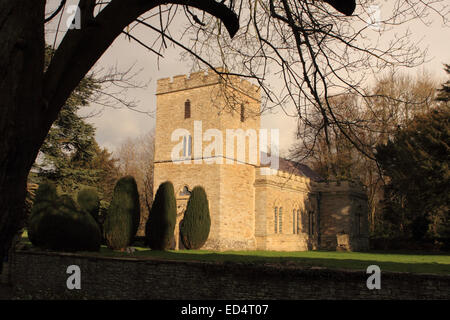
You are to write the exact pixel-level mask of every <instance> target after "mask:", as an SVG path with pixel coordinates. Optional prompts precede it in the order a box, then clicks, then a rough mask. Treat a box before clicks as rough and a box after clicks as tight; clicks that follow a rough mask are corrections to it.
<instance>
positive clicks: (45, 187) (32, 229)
mask: <svg viewBox="0 0 450 320" xmlns="http://www.w3.org/2000/svg"><path fill="white" fill-rule="evenodd" d="M57 199H58V194H57V193H56V185H54V184H53V183H41V184H40V185H39V187H38V189H37V190H36V195H35V197H34V202H33V206H32V209H31V213H30V216H29V218H28V223H27V224H28V226H27V230H28V239H29V240H30V242H31V243H32V244H33V245H35V246H40V244H41V243H40V242H39V239H38V237H37V230H38V227H39V222H40V221H41V218H42V216H43V215H44V214H45V212H47V211H48V210H49V209H50V207H51V205H52V204H53V203H54V202H55V201H56V200H57Z"/></svg>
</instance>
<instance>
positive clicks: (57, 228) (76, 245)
mask: <svg viewBox="0 0 450 320" xmlns="http://www.w3.org/2000/svg"><path fill="white" fill-rule="evenodd" d="M38 190H39V189H38ZM42 191H43V192H37V193H36V201H35V204H34V206H33V210H32V215H31V217H30V221H29V229H28V232H29V237H30V231H31V233H32V236H31V237H30V240H31V241H32V243H33V244H34V245H36V246H38V247H41V248H45V249H51V250H59V251H98V250H99V249H100V242H101V233H100V229H99V227H98V225H97V222H96V221H95V220H94V218H93V217H92V216H91V215H90V214H89V213H88V212H86V211H85V210H81V209H80V208H79V207H77V205H76V203H75V201H74V200H73V199H72V198H71V197H70V196H68V195H62V196H60V197H58V196H57V194H56V188H53V187H52V186H50V187H48V186H44V187H43V190H42ZM55 196H56V198H55Z"/></svg>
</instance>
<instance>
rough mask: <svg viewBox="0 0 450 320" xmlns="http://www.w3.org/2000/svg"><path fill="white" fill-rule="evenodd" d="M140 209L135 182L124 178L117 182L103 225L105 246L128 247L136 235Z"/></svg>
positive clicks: (113, 247) (130, 177)
mask: <svg viewBox="0 0 450 320" xmlns="http://www.w3.org/2000/svg"><path fill="white" fill-rule="evenodd" d="M140 218H141V207H140V203H139V193H138V189H137V184H136V180H135V179H134V178H133V177H132V176H126V177H123V178H121V179H119V181H117V183H116V186H115V187H114V194H113V198H112V201H111V204H110V206H109V209H108V213H107V215H106V218H105V222H104V225H103V230H104V231H103V232H104V236H105V239H106V243H107V245H108V246H109V247H110V248H112V249H114V250H119V249H124V248H126V247H128V246H129V245H130V244H131V242H132V241H133V239H134V236H135V235H136V232H137V229H138V227H139V222H140Z"/></svg>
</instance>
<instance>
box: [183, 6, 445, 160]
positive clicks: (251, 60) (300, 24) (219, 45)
mask: <svg viewBox="0 0 450 320" xmlns="http://www.w3.org/2000/svg"><path fill="white" fill-rule="evenodd" d="M354 4H355V1H352V0H343V1H331V0H330V1H319V0H305V1H298V0H267V1H264V0H256V1H255V0H235V1H233V6H234V8H236V10H237V11H238V12H239V13H240V21H241V25H242V27H241V28H240V30H239V31H238V33H237V34H236V36H235V37H234V38H233V40H232V41H231V39H230V38H229V37H226V36H223V32H222V27H221V25H220V23H218V21H217V20H216V19H215V18H211V17H206V16H203V15H202V14H198V17H197V15H196V14H197V13H196V12H195V11H193V12H191V14H192V15H193V16H194V17H197V19H193V20H192V23H191V24H190V25H189V27H188V28H187V29H186V32H185V34H184V38H189V40H190V41H189V45H188V46H187V47H188V48H189V51H190V52H192V53H195V55H191V56H192V57H193V61H194V64H195V65H196V66H197V68H201V67H202V66H203V65H204V64H205V61H204V60H205V59H206V58H205V57H209V58H210V59H209V60H208V63H209V65H221V66H223V67H224V68H225V69H226V70H230V73H237V74H244V75H246V76H247V77H250V78H253V79H254V80H255V82H257V83H258V84H259V85H260V86H261V89H262V91H263V97H264V98H265V99H266V100H265V101H264V109H266V110H267V109H270V108H282V109H283V110H284V111H285V113H286V114H287V115H290V116H296V117H297V118H298V121H299V130H298V138H299V139H303V140H304V142H305V144H304V146H303V151H304V153H303V154H301V155H300V154H296V155H294V156H295V157H296V158H297V159H298V160H302V159H304V158H305V157H308V156H309V154H310V152H309V151H310V150H312V149H314V143H315V142H316V141H317V139H314V137H315V136H317V135H318V134H319V133H323V135H324V138H325V142H326V144H327V145H329V144H330V132H331V131H333V130H339V131H340V134H341V135H342V136H344V137H345V138H346V139H347V140H348V141H349V143H351V144H352V145H353V147H354V148H356V149H357V150H358V151H359V152H360V153H362V154H363V155H364V156H366V157H368V158H369V159H374V157H373V151H374V150H373V148H372V147H373V146H371V145H367V144H365V143H364V141H363V140H361V139H360V137H359V132H357V131H360V130H356V129H358V128H362V127H365V129H367V130H370V128H369V127H368V126H367V125H368V123H367V122H366V121H365V119H364V118H360V119H352V120H351V121H349V120H348V119H346V118H345V117H339V116H338V115H337V114H336V112H335V110H334V109H333V104H332V103H331V102H330V99H331V98H332V97H336V96H339V95H349V94H350V95H356V96H357V99H358V103H361V101H364V100H367V99H371V98H372V97H373V96H374V95H377V93H373V92H368V91H367V79H370V78H373V77H374V76H377V75H380V74H383V73H385V72H388V71H390V70H392V69H393V68H402V67H404V68H408V67H415V66H418V65H421V64H422V63H423V62H424V61H425V59H426V58H425V57H426V55H425V49H423V48H420V47H419V46H418V45H417V43H416V42H415V41H414V40H413V38H412V37H411V36H412V34H411V32H410V31H409V30H408V29H406V28H404V25H407V24H408V23H409V22H411V21H414V20H417V22H419V23H423V24H424V25H427V24H429V23H430V22H431V19H436V18H438V19H440V20H441V21H442V22H443V23H444V24H447V20H448V15H447V14H448V6H447V5H446V4H445V1H441V0H433V1H420V0H395V1H390V2H385V3H384V4H382V5H380V4H379V2H378V1H374V0H361V1H357V2H356V7H355V5H354ZM330 5H331V6H330ZM333 7H334V8H333ZM335 9H337V10H335ZM380 10H382V11H380ZM199 17H200V18H199ZM196 20H199V21H197V23H195V21H196ZM381 36H383V38H381ZM386 38H388V39H386ZM381 40H383V41H381ZM199 56H200V57H202V59H200V58H198V57H199ZM384 97H385V98H386V99H390V97H389V95H388V94H385V95H384ZM395 99H400V100H401V99H402V98H399V97H396V98H395ZM294 110H295V111H294ZM318 120H319V121H318Z"/></svg>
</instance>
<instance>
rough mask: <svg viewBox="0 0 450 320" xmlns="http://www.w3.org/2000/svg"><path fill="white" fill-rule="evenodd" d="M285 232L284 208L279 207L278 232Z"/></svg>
mask: <svg viewBox="0 0 450 320" xmlns="http://www.w3.org/2000/svg"><path fill="white" fill-rule="evenodd" d="M282 232H283V208H282V207H280V209H278V233H282Z"/></svg>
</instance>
